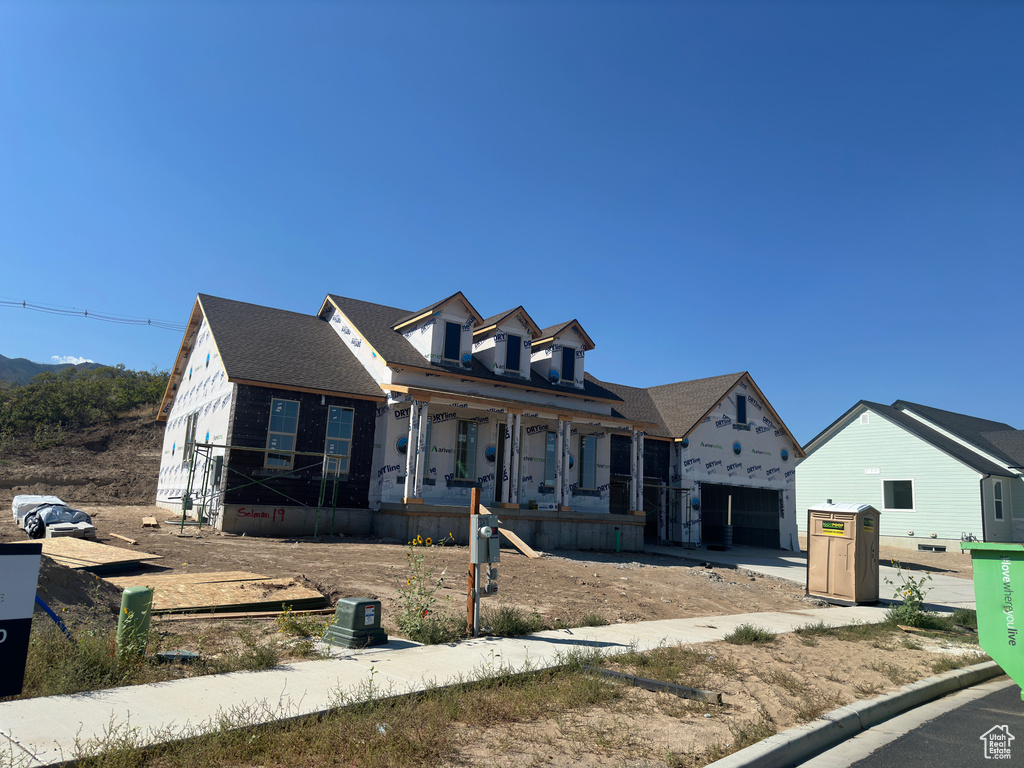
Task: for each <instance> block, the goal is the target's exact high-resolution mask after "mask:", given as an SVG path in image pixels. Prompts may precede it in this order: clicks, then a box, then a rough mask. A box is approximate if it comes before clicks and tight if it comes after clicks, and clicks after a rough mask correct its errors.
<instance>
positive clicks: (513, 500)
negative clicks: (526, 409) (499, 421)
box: [509, 413, 522, 505]
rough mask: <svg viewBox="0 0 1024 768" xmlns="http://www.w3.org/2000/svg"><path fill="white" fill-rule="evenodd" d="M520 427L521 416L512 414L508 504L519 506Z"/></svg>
mask: <svg viewBox="0 0 1024 768" xmlns="http://www.w3.org/2000/svg"><path fill="white" fill-rule="evenodd" d="M521 426H522V415H521V414H518V413H516V414H512V451H511V454H512V455H511V456H510V459H511V462H512V464H511V466H512V477H511V478H510V479H509V503H510V504H516V505H518V504H519V430H520V427H521Z"/></svg>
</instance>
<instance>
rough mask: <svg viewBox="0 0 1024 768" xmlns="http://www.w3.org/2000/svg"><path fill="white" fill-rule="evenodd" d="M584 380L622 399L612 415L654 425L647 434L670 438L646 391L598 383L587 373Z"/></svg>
mask: <svg viewBox="0 0 1024 768" xmlns="http://www.w3.org/2000/svg"><path fill="white" fill-rule="evenodd" d="M584 378H586V379H588V380H591V381H594V382H595V383H599V384H600V385H601V386H602V387H604V388H605V389H607V390H609V391H611V392H614V393H615V394H616V395H618V396H619V397H620V398H622V404H621V405H616V406H615V407H614V408H612V415H613V416H617V417H618V418H621V419H628V420H630V421H643V422H647V423H649V424H656V425H657V429H654V430H650V431H649V432H648V434H652V435H660V436H664V437H670V435H669V434H668V430H667V428H666V427H665V423H664V421H663V420H662V418H661V414H660V413H659V412H658V409H657V408H656V407H655V406H654V403H653V402H652V401H651V396H650V395H649V394H648V393H647V390H646V389H642V388H640V387H628V386H626V385H625V384H614V383H612V382H610V381H599V380H598V379H595V378H594V377H593V376H591V375H590V374H589V373H585V374H584Z"/></svg>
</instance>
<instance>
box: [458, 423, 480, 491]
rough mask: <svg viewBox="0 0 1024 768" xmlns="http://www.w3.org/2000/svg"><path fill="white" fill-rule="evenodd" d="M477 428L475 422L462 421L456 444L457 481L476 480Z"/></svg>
mask: <svg viewBox="0 0 1024 768" xmlns="http://www.w3.org/2000/svg"><path fill="white" fill-rule="evenodd" d="M476 427H477V424H476V422H475V421H460V422H459V428H458V439H457V441H456V443H455V479H456V480H475V479H476Z"/></svg>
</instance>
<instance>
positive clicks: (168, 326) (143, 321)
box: [0, 296, 185, 332]
mask: <svg viewBox="0 0 1024 768" xmlns="http://www.w3.org/2000/svg"><path fill="white" fill-rule="evenodd" d="M0 307H20V308H21V309H29V310H32V311H33V312H43V313H45V314H48V315H63V316H65V317H84V318H87V319H89V320H102V321H103V322H105V323H118V324H120V325H146V326H149V327H152V328H162V329H163V330H165V331H178V332H184V330H185V325H183V324H182V323H169V322H167V321H165V320H153V319H152V318H148V317H133V316H131V315H111V314H104V313H100V312H90V311H89V310H87V309H78V308H76V307H61V306H57V305H54V304H38V303H36V302H32V301H25V300H23V299H13V298H11V297H9V296H0Z"/></svg>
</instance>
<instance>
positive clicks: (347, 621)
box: [324, 597, 388, 648]
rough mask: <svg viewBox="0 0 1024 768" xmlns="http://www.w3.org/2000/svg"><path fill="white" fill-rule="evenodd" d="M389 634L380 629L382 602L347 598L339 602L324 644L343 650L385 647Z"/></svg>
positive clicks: (325, 634) (325, 635)
mask: <svg viewBox="0 0 1024 768" xmlns="http://www.w3.org/2000/svg"><path fill="white" fill-rule="evenodd" d="M387 641H388V634H387V632H385V631H384V630H383V629H381V628H380V600H364V599H361V598H358V597H346V598H344V599H342V600H339V601H338V607H337V608H335V610H334V621H333V622H332V623H331V625H330V626H328V627H327V630H326V631H325V632H324V642H326V643H328V644H330V645H338V646H341V647H342V648H365V647H366V646H368V645H384V644H385V643H386V642H387Z"/></svg>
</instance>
